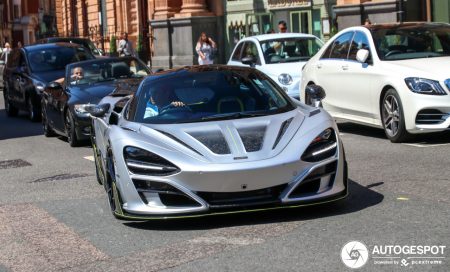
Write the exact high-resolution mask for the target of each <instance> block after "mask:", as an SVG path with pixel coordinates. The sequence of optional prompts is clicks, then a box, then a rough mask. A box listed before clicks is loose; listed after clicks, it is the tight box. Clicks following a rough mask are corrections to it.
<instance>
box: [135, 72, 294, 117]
mask: <svg viewBox="0 0 450 272" xmlns="http://www.w3.org/2000/svg"><path fill="white" fill-rule="evenodd" d="M136 99H137V101H135V104H136V105H137V106H135V107H136V108H135V110H133V111H134V112H135V113H134V121H135V122H142V123H150V124H172V123H189V122H206V121H212V120H227V119H239V118H247V117H255V116H264V115H271V114H276V113H280V112H285V111H288V110H292V109H293V108H294V106H293V105H292V104H291V102H290V101H289V100H288V98H287V97H286V96H285V95H283V94H282V90H280V89H279V87H278V86H277V85H276V84H274V83H273V82H272V81H271V80H270V79H269V78H268V77H267V76H265V75H263V74H262V73H260V72H257V71H254V70H250V69H249V70H242V71H241V70H236V71H232V70H225V71H223V70H222V71H221V70H219V71H217V70H214V71H213V70H211V71H203V72H184V73H183V74H175V76H166V77H163V78H157V79H155V80H149V81H146V82H145V83H144V84H143V85H142V86H141V89H140V91H139V95H138V97H136Z"/></svg>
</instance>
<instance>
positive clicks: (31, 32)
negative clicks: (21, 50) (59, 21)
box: [0, 0, 56, 47]
mask: <svg viewBox="0 0 450 272" xmlns="http://www.w3.org/2000/svg"><path fill="white" fill-rule="evenodd" d="M0 22H1V29H0V43H1V44H2V45H3V44H4V43H5V42H9V43H10V44H12V45H13V47H15V46H16V45H17V42H21V43H22V44H23V45H27V44H32V43H34V42H35V41H36V39H39V38H41V37H43V36H46V35H53V34H55V33H56V21H55V0H0Z"/></svg>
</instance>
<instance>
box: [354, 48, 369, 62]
mask: <svg viewBox="0 0 450 272" xmlns="http://www.w3.org/2000/svg"><path fill="white" fill-rule="evenodd" d="M369 54H370V52H369V50H367V49H359V50H358V52H356V60H357V61H359V62H361V63H366V61H367V59H368V58H369Z"/></svg>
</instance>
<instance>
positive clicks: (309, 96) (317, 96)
mask: <svg viewBox="0 0 450 272" xmlns="http://www.w3.org/2000/svg"><path fill="white" fill-rule="evenodd" d="M305 92H306V99H305V100H306V101H305V103H306V104H307V105H310V106H314V107H316V108H318V107H320V106H322V103H321V101H322V100H323V99H324V98H325V96H326V94H325V91H324V89H323V88H322V87H320V86H319V85H308V86H306V89H305Z"/></svg>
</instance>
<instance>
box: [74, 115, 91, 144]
mask: <svg viewBox="0 0 450 272" xmlns="http://www.w3.org/2000/svg"><path fill="white" fill-rule="evenodd" d="M74 116H76V117H75V120H74V121H75V132H76V134H77V138H78V139H79V140H81V141H83V140H88V139H90V136H91V126H92V120H91V118H90V117H84V116H83V117H80V116H77V115H74Z"/></svg>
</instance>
